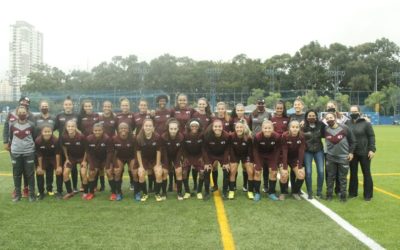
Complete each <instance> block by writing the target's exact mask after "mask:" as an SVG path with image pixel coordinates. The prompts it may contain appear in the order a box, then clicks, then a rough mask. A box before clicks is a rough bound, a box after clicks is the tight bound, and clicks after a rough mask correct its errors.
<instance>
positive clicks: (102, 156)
mask: <svg viewBox="0 0 400 250" xmlns="http://www.w3.org/2000/svg"><path fill="white" fill-rule="evenodd" d="M86 141H87V143H86V153H87V161H88V163H89V178H88V177H87V173H86V171H85V170H86V169H83V168H81V173H82V177H83V178H88V179H89V180H88V183H89V189H88V194H87V195H86V197H85V199H86V200H91V199H93V198H94V189H95V186H96V183H95V178H96V175H97V174H98V172H99V171H101V170H103V171H104V169H110V164H111V161H112V158H113V144H112V140H111V138H109V137H108V136H107V135H106V134H105V133H104V130H103V126H102V125H101V124H100V123H96V124H95V125H93V134H91V135H89V136H88V137H87V138H86ZM82 170H83V171H82ZM110 185H111V190H115V186H114V182H110ZM85 191H86V190H85Z"/></svg>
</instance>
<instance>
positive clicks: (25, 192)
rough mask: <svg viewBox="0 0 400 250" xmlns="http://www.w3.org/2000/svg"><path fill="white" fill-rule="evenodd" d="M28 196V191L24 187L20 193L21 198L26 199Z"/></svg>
mask: <svg viewBox="0 0 400 250" xmlns="http://www.w3.org/2000/svg"><path fill="white" fill-rule="evenodd" d="M28 196H29V189H28V187H24V190H23V191H22V198H27V197H28Z"/></svg>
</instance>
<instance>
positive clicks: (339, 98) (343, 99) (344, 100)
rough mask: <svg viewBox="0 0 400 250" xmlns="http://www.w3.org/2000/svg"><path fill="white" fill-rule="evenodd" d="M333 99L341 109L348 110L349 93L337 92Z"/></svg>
mask: <svg viewBox="0 0 400 250" xmlns="http://www.w3.org/2000/svg"><path fill="white" fill-rule="evenodd" d="M335 100H336V102H337V103H338V105H339V109H340V110H341V111H348V110H349V109H350V102H349V95H343V94H341V93H338V94H337V95H336V96H335Z"/></svg>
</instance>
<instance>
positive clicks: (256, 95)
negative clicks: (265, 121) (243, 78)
mask: <svg viewBox="0 0 400 250" xmlns="http://www.w3.org/2000/svg"><path fill="white" fill-rule="evenodd" d="M264 95H265V90H263V89H252V90H251V96H249V98H248V99H247V104H248V105H250V104H255V103H256V102H257V99H264Z"/></svg>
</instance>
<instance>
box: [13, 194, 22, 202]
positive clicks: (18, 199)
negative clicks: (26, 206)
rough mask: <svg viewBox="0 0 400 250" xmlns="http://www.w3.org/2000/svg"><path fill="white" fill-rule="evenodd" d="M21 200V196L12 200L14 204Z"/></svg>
mask: <svg viewBox="0 0 400 250" xmlns="http://www.w3.org/2000/svg"><path fill="white" fill-rule="evenodd" d="M20 200H21V196H19V195H15V196H14V197H13V199H12V201H13V202H19V201H20Z"/></svg>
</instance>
